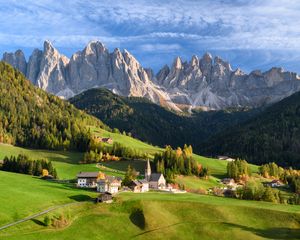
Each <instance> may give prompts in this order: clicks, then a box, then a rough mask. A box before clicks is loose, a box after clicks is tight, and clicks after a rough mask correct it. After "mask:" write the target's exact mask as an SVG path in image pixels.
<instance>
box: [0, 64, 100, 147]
mask: <svg viewBox="0 0 300 240" xmlns="http://www.w3.org/2000/svg"><path fill="white" fill-rule="evenodd" d="M87 125H95V126H101V127H105V125H104V124H103V123H102V122H101V121H100V120H98V119H96V118H94V117H91V116H89V115H87V114H86V113H84V112H82V111H80V110H78V109H76V108H75V107H74V106H73V105H71V104H70V103H68V102H66V101H64V100H61V99H59V98H58V97H56V96H53V95H51V94H48V93H46V92H44V91H43V90H41V89H39V88H37V87H35V86H34V85H33V84H32V83H31V82H30V81H29V80H27V79H26V78H25V77H24V75H23V74H22V73H20V72H19V71H17V70H15V69H14V68H12V67H11V66H10V65H8V64H6V63H4V62H0V142H4V143H10V144H16V145H20V146H26V147H34V148H46V149H77V150H85V148H86V145H87V144H88V141H89V133H88V131H87V130H86V127H85V126H87Z"/></svg>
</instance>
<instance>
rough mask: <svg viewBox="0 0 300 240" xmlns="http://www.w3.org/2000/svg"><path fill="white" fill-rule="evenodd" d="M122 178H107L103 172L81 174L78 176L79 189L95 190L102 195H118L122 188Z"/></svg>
mask: <svg viewBox="0 0 300 240" xmlns="http://www.w3.org/2000/svg"><path fill="white" fill-rule="evenodd" d="M121 183H122V178H120V177H114V176H106V175H105V174H104V173H101V172H80V173H78V174H77V187H81V188H95V189H97V191H98V192H100V193H105V192H108V193H112V194H114V193H117V192H118V191H119V189H120V188H121Z"/></svg>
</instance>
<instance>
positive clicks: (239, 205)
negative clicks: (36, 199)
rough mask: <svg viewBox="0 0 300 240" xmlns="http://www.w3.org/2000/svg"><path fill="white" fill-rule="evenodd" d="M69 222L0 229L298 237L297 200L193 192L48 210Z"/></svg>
mask: <svg viewBox="0 0 300 240" xmlns="http://www.w3.org/2000/svg"><path fill="white" fill-rule="evenodd" d="M62 212H64V213H65V214H68V215H69V216H70V217H69V225H68V226H66V227H64V228H61V229H56V228H53V227H46V226H43V224H42V222H43V218H44V216H41V217H38V218H37V219H34V220H33V221H28V222H25V223H22V224H20V225H17V226H14V227H11V228H9V229H6V230H3V231H1V232H0V238H1V237H3V238H5V239H8V240H15V239H21V240H22V239H33V240H35V239H37V240H38V239H45V240H54V239H66V240H69V239H70V240H71V239H74V234H75V235H76V239H221V240H222V239H224V240H227V239H232V240H234V239H254V240H256V239H292V240H293V239H299V236H300V235H299V234H300V206H285V205H277V204H272V203H266V202H255V201H240V200H235V199H228V198H220V197H213V196H206V195H197V194H178V195H177V194H167V193H144V194H134V193H121V194H119V195H118V196H117V200H116V202H114V203H112V204H94V203H83V204H82V205H75V206H70V207H67V208H66V209H62V210H57V211H54V212H53V213H48V215H49V216H51V215H52V216H53V215H55V214H58V213H62Z"/></svg>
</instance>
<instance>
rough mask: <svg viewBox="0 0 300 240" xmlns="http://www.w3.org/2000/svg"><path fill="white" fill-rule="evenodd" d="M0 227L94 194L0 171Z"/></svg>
mask: <svg viewBox="0 0 300 240" xmlns="http://www.w3.org/2000/svg"><path fill="white" fill-rule="evenodd" d="M0 179H1V181H0V189H1V190H0V201H1V204H0V225H3V224H5V223H9V222H13V221H16V220H19V219H21V218H24V217H26V216H28V215H31V214H34V213H36V212H39V211H42V210H45V208H48V207H51V206H55V205H60V204H64V203H69V202H75V201H76V200H78V199H80V197H82V196H95V194H96V193H94V192H91V191H86V190H82V189H77V188H74V187H72V186H71V185H67V184H59V183H53V182H48V181H44V180H41V179H39V178H36V177H32V176H29V175H24V174H17V173H10V172H3V171H0Z"/></svg>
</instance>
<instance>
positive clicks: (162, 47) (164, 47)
mask: <svg viewBox="0 0 300 240" xmlns="http://www.w3.org/2000/svg"><path fill="white" fill-rule="evenodd" d="M137 48H138V50H141V51H144V52H173V51H175V50H180V49H181V46H180V45H179V44H142V45H140V46H138V47H137Z"/></svg>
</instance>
